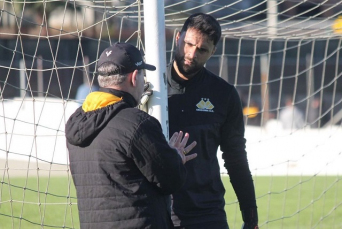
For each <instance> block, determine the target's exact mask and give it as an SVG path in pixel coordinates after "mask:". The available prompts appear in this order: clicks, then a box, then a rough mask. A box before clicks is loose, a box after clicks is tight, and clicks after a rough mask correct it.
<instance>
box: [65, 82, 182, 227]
mask: <svg viewBox="0 0 342 229" xmlns="http://www.w3.org/2000/svg"><path fill="white" fill-rule="evenodd" d="M136 105H137V104H136V102H135V100H134V98H133V97H132V96H131V95H130V94H128V93H126V92H122V91H117V90H113V89H103V88H102V89H101V91H100V92H93V93H91V94H89V95H88V97H87V98H86V101H85V102H84V103H83V106H82V107H80V108H79V109H77V110H76V111H75V113H74V114H73V115H71V117H70V118H69V120H68V122H67V124H66V127H65V132H66V138H67V147H68V149H69V158H70V169H71V173H72V177H73V180H74V183H75V186H76V191H77V201H78V209H79V217H80V223H81V228H82V229H86V228H94V229H98V228H101V229H105V228H111V229H112V228H156V229H160V228H172V227H173V226H172V222H171V209H170V204H171V203H170V196H169V194H171V193H173V192H175V191H176V190H178V189H180V187H181V186H182V185H183V183H184V181H185V176H186V170H185V167H184V165H183V164H182V160H181V158H180V156H179V155H178V154H177V152H176V150H175V149H172V148H170V147H169V145H168V142H167V141H166V139H165V137H164V135H163V133H162V129H161V126H160V124H159V122H158V120H156V119H155V118H154V117H152V116H150V115H148V114H147V113H145V112H143V111H141V110H139V109H137V108H134V106H136Z"/></svg>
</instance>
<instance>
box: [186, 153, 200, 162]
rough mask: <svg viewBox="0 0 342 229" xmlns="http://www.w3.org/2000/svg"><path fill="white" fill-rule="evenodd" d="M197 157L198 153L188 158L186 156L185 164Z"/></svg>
mask: <svg viewBox="0 0 342 229" xmlns="http://www.w3.org/2000/svg"><path fill="white" fill-rule="evenodd" d="M196 157H197V153H193V154H190V155H188V156H185V162H187V161H190V160H192V159H194V158H196Z"/></svg>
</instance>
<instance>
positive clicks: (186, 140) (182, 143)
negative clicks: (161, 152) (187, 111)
mask: <svg viewBox="0 0 342 229" xmlns="http://www.w3.org/2000/svg"><path fill="white" fill-rule="evenodd" d="M189 136H190V135H189V134H188V133H185V135H184V138H183V139H182V142H181V143H180V145H179V146H180V147H182V148H185V146H186V143H187V142H188V140H189ZM188 152H189V151H188Z"/></svg>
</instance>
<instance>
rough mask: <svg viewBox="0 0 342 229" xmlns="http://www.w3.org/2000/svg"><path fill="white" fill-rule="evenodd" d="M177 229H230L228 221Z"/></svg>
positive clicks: (177, 228) (178, 228)
mask: <svg viewBox="0 0 342 229" xmlns="http://www.w3.org/2000/svg"><path fill="white" fill-rule="evenodd" d="M175 229H229V227H228V223H227V222H226V221H218V222H207V223H201V224H194V225H188V226H179V227H175Z"/></svg>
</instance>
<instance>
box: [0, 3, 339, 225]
mask: <svg viewBox="0 0 342 229" xmlns="http://www.w3.org/2000/svg"><path fill="white" fill-rule="evenodd" d="M146 1H148V0H145V1H142V0H106V1H102V0H94V1H86V0H74V1H58V0H0V9H1V11H0V228H79V220H78V212H77V199H76V192H75V188H74V185H73V182H72V178H71V175H70V171H69V167H68V151H67V149H66V144H65V135H64V125H65V123H66V121H67V119H68V117H69V116H70V115H71V114H72V113H73V112H74V110H75V109H76V108H78V107H79V106H80V104H81V103H82V101H83V99H84V98H85V95H86V94H87V93H89V92H90V91H94V90H97V89H98V84H97V79H96V74H95V68H96V62H97V59H98V57H99V55H100V53H101V52H102V51H103V50H104V48H106V47H107V46H109V45H110V44H112V43H114V42H116V41H126V42H130V43H132V44H134V45H136V46H137V47H139V48H140V49H144V48H145V40H144V37H145V34H147V33H149V31H148V29H147V30H146V27H145V29H144V2H146ZM160 10H164V12H165V22H163V23H165V39H166V62H167V63H168V62H169V61H170V59H172V58H173V51H174V38H175V34H176V32H177V31H179V30H180V28H181V26H182V24H183V22H184V21H185V19H186V18H187V17H188V16H189V15H191V14H193V13H196V12H205V13H208V14H211V15H213V16H214V17H215V18H217V20H218V21H219V22H220V24H221V26H222V32H223V33H222V38H221V40H220V41H219V43H218V45H217V51H216V53H215V54H214V55H213V56H212V57H211V58H210V60H209V61H208V62H207V64H206V67H207V68H208V69H209V70H210V71H212V72H213V73H215V74H217V75H219V76H220V77H222V78H223V79H225V80H226V81H228V82H229V83H230V84H233V85H234V86H235V87H236V88H237V90H238V92H239V94H240V97H241V101H242V106H243V111H244V117H245V124H246V136H245V137H246V139H247V153H248V160H249V164H250V169H251V172H252V174H253V178H254V182H255V188H256V195H257V203H258V210H259V226H260V228H286V229H288V228H290V229H292V228H293V229H294V228H296V229H301V228H322V229H324V228H327V229H328V228H329V229H333V228H336V229H337V228H342V192H341V190H342V184H341V183H342V182H341V180H342V166H341V165H342V144H341V140H342V126H341V123H342V79H341V78H342V77H341V75H342V61H341V58H342V54H341V47H342V46H341V45H342V0H321V1H318V0H278V1H277V0H233V1H226V0H208V1H204V0H183V1H172V0H164V9H160ZM340 15H341V16H340ZM147 28H148V27H147ZM151 28H152V27H151ZM161 39H164V37H162V38H161ZM156 45H157V44H156ZM218 158H219V161H220V165H221V166H222V169H221V173H222V179H223V180H224V183H225V185H226V189H227V194H226V211H227V218H228V223H229V225H230V228H240V227H241V215H240V212H239V208H238V203H237V199H236V196H235V194H234V191H233V190H232V188H231V187H230V184H229V178H228V177H227V176H226V175H227V172H226V170H225V169H224V168H223V162H222V160H221V156H220V151H219V152H218Z"/></svg>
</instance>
